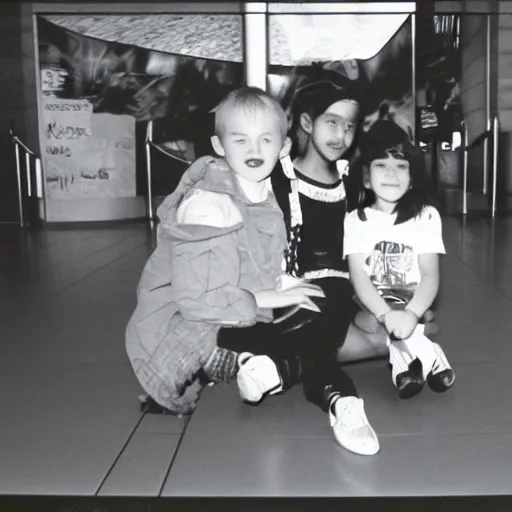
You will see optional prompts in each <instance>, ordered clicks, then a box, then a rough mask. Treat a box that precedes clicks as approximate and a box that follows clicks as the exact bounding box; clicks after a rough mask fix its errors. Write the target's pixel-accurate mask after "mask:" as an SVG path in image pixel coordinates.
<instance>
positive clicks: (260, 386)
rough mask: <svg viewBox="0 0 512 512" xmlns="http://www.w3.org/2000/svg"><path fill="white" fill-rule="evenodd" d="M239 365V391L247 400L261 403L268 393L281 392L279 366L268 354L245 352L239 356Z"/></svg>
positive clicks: (243, 398) (237, 378)
mask: <svg viewBox="0 0 512 512" xmlns="http://www.w3.org/2000/svg"><path fill="white" fill-rule="evenodd" d="M238 367H239V369H238V373H237V376H236V380H237V383H238V391H239V393H240V397H241V398H242V400H244V401H246V402H249V403H253V404H256V403H259V402H261V400H262V399H263V398H264V397H265V396H266V395H273V394H275V393H279V392H280V391H281V390H282V389H283V386H282V382H281V377H280V376H279V371H278V369H277V366H276V364H275V363H274V361H272V359H270V357H268V356H254V355H252V354H250V353H249V352H243V353H242V354H240V355H239V356H238Z"/></svg>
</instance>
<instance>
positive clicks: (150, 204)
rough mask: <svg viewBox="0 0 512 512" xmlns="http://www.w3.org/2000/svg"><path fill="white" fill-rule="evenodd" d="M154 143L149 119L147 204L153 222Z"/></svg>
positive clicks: (146, 146)
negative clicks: (152, 146)
mask: <svg viewBox="0 0 512 512" xmlns="http://www.w3.org/2000/svg"><path fill="white" fill-rule="evenodd" d="M152 143H153V121H148V125H147V127H146V143H145V148H146V170H147V172H146V177H147V181H148V193H147V197H146V205H147V210H148V220H149V223H150V224H152V223H153V220H154V216H155V214H154V212H153V184H152V181H153V180H152V173H151V144H152Z"/></svg>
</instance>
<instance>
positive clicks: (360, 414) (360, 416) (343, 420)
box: [336, 400, 367, 431]
mask: <svg viewBox="0 0 512 512" xmlns="http://www.w3.org/2000/svg"><path fill="white" fill-rule="evenodd" d="M336 416H337V417H338V421H339V424H340V427H341V428H342V429H343V430H346V431H348V430H356V429H359V428H362V427H365V426H366V423H367V422H366V421H365V414H364V410H363V407H362V403H361V402H360V401H359V400H354V401H353V402H349V403H347V404H345V406H344V407H343V410H342V411H341V414H337V415H336Z"/></svg>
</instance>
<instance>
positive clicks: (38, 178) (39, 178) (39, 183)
mask: <svg viewBox="0 0 512 512" xmlns="http://www.w3.org/2000/svg"><path fill="white" fill-rule="evenodd" d="M9 135H10V136H11V140H12V142H13V144H14V153H15V157H16V177H17V184H18V206H19V212H20V226H21V227H25V226H26V222H25V214H24V211H23V210H24V208H23V207H24V201H23V183H22V176H21V155H20V148H21V150H22V151H23V152H24V154H25V171H26V178H27V193H28V197H33V196H35V197H38V198H41V199H42V200H43V222H44V223H45V224H46V196H45V192H44V187H43V173H42V166H41V158H40V157H39V156H38V155H37V154H36V153H35V152H34V151H32V150H31V149H30V148H29V147H28V146H27V145H26V144H25V143H24V142H23V141H22V140H21V139H20V138H19V137H18V135H16V132H15V129H14V123H12V122H11V126H10V127H9ZM30 157H32V158H34V162H35V182H36V190H35V194H33V193H32V192H33V191H32V166H31V163H30Z"/></svg>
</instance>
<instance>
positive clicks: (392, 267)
mask: <svg viewBox="0 0 512 512" xmlns="http://www.w3.org/2000/svg"><path fill="white" fill-rule="evenodd" d="M364 213H365V215H366V219H367V220H366V221H363V220H361V219H359V217H358V214H357V210H354V211H352V212H350V213H349V214H347V216H346V217H345V238H344V254H345V257H346V256H348V255H350V254H364V255H365V256H366V259H365V263H366V265H365V268H366V271H367V273H368V275H369V277H370V279H371V281H372V283H373V285H374V286H375V287H376V288H377V290H378V291H379V293H380V294H381V295H382V296H383V297H384V298H395V299H402V300H405V301H409V300H410V298H411V297H412V295H413V293H414V291H415V289H416V287H417V286H418V284H419V282H420V277H421V276H420V269H419V265H418V256H419V255H420V254H445V252H446V251H445V247H444V243H443V235H442V223H441V217H440V215H439V212H438V211H437V210H436V209H435V208H434V207H433V206H427V207H425V208H424V209H423V211H422V212H421V214H420V215H418V216H417V217H415V218H413V219H410V220H408V221H407V222H403V223H401V224H397V225H395V224H394V222H395V220H396V214H389V213H384V212H381V211H379V210H374V209H373V208H365V210H364Z"/></svg>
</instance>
